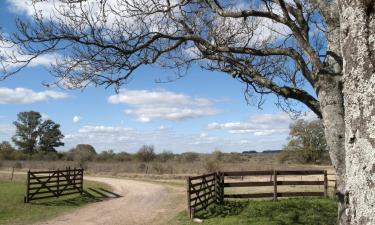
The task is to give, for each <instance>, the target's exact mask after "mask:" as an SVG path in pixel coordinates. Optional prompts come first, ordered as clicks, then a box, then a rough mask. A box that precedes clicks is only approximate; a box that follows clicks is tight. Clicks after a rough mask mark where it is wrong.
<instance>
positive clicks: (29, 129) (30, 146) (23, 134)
mask: <svg viewBox="0 0 375 225" xmlns="http://www.w3.org/2000/svg"><path fill="white" fill-rule="evenodd" d="M14 125H15V126H16V134H15V135H14V136H13V138H12V140H13V142H14V144H15V145H16V146H17V147H18V148H19V149H20V150H21V151H23V152H24V153H28V154H33V153H35V152H36V151H37V150H40V151H41V152H56V150H55V147H59V146H63V145H64V143H63V142H62V141H61V139H62V138H64V135H63V134H62V133H61V131H60V125H59V124H57V123H55V122H53V121H52V120H50V119H48V120H45V121H43V120H42V115H41V114H40V113H39V112H35V111H28V112H20V113H18V115H17V121H15V122H14Z"/></svg>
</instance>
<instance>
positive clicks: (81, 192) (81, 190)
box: [81, 168, 84, 195]
mask: <svg viewBox="0 0 375 225" xmlns="http://www.w3.org/2000/svg"><path fill="white" fill-rule="evenodd" d="M81 171H82V173H81V195H82V194H83V171H84V170H83V168H82V169H81Z"/></svg>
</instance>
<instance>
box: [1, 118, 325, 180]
mask: <svg viewBox="0 0 375 225" xmlns="http://www.w3.org/2000/svg"><path fill="white" fill-rule="evenodd" d="M14 124H15V126H16V134H15V135H14V137H13V139H12V141H13V144H12V143H10V142H8V141H3V142H1V143H0V168H2V167H3V168H7V169H9V168H15V169H28V168H32V169H59V168H65V167H66V166H70V167H82V168H84V169H85V170H86V171H87V172H90V173H103V174H107V173H110V175H113V176H116V175H118V174H122V173H137V174H148V175H149V174H152V175H164V174H200V173H206V172H214V171H218V170H259V168H262V169H264V170H267V169H288V168H296V166H297V167H298V168H299V169H305V168H311V166H313V165H314V166H315V165H323V166H324V165H326V166H329V165H330V160H329V156H328V151H327V144H326V142H325V139H324V130H323V125H322V123H321V121H318V120H316V121H304V120H298V121H296V122H295V123H293V124H291V125H290V134H289V137H288V143H287V144H286V145H285V146H284V147H283V149H282V150H265V151H263V152H257V151H255V150H247V151H244V152H242V153H238V152H232V153H226V152H223V151H221V150H220V149H214V150H212V151H211V153H197V152H194V151H193V150H192V151H190V152H184V153H179V154H177V153H174V152H172V151H170V150H158V149H157V150H155V148H154V146H152V145H143V146H141V147H140V148H139V149H138V150H137V149H127V150H124V151H119V152H114V151H113V150H99V151H98V150H96V149H95V148H94V147H93V146H91V145H89V144H78V145H77V146H76V147H74V148H71V149H69V150H68V151H57V150H56V149H55V148H56V147H58V146H62V145H64V143H63V142H62V141H61V139H62V137H64V135H63V134H62V133H61V132H60V130H59V124H56V123H54V122H53V121H52V120H50V119H48V120H44V121H43V120H42V117H41V114H40V113H38V112H34V111H29V112H21V113H19V114H18V119H17V121H15V122H14ZM129 152H135V153H129Z"/></svg>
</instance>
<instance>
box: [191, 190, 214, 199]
mask: <svg viewBox="0 0 375 225" xmlns="http://www.w3.org/2000/svg"><path fill="white" fill-rule="evenodd" d="M210 195H215V192H214V191H211V192H206V193H203V194H200V195H198V194H197V195H196V196H194V197H191V196H190V197H191V198H190V201H191V202H193V201H195V200H197V199H199V198H202V197H205V196H210Z"/></svg>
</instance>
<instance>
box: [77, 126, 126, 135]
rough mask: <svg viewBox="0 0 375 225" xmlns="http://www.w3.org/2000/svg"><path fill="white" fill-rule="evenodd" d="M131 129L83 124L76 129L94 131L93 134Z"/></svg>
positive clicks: (83, 131) (85, 131)
mask: <svg viewBox="0 0 375 225" xmlns="http://www.w3.org/2000/svg"><path fill="white" fill-rule="evenodd" d="M131 130H133V129H132V128H126V127H111V126H84V127H82V128H80V129H79V130H78V132H79V133H95V134H119V133H123V132H128V131H131Z"/></svg>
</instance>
